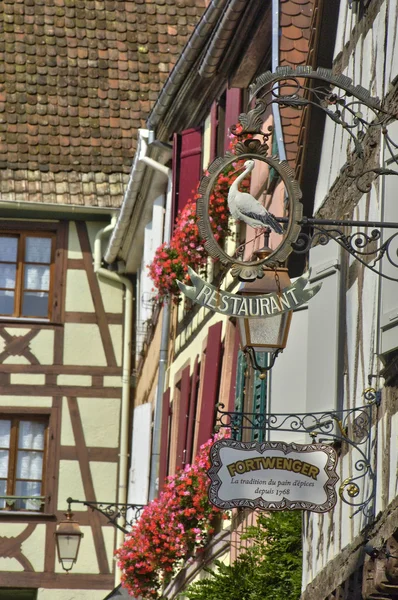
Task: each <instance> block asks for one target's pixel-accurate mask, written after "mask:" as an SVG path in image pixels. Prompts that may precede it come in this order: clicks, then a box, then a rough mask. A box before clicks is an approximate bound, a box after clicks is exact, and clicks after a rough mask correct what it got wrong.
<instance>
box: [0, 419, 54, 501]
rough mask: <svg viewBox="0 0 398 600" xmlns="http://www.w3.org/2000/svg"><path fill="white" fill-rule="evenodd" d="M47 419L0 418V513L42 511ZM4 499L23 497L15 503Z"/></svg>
mask: <svg viewBox="0 0 398 600" xmlns="http://www.w3.org/2000/svg"><path fill="white" fill-rule="evenodd" d="M47 428H48V422H47V420H46V419H40V418H37V419H32V417H31V418H30V419H29V420H28V419H26V418H20V417H2V418H0V509H6V510H7V509H8V510H32V511H39V510H41V509H42V503H41V502H39V501H38V500H35V499H34V498H36V497H38V498H40V497H41V499H43V495H44V489H43V472H44V465H45V458H46V456H45V455H46V445H47ZM4 496H23V497H24V498H21V499H16V500H14V501H12V500H11V501H10V500H7V501H6V500H5V498H4Z"/></svg>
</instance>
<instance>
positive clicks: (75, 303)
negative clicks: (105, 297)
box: [65, 269, 94, 312]
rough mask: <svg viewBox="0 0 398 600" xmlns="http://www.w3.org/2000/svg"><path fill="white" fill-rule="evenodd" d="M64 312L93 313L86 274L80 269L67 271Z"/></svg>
mask: <svg viewBox="0 0 398 600" xmlns="http://www.w3.org/2000/svg"><path fill="white" fill-rule="evenodd" d="M65 310H67V311H71V312H94V304H93V300H92V298H91V292H90V287H89V285H88V279H87V273H86V271H83V270H82V269H68V271H67V274H66V298H65Z"/></svg>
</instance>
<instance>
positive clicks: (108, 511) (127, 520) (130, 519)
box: [66, 498, 145, 533]
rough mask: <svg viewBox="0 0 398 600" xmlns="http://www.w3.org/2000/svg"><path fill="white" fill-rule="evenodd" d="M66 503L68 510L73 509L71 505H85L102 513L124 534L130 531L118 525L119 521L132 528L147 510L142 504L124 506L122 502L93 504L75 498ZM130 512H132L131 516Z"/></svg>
mask: <svg viewBox="0 0 398 600" xmlns="http://www.w3.org/2000/svg"><path fill="white" fill-rule="evenodd" d="M66 501H67V503H68V510H70V509H71V508H70V507H71V504H83V506H88V508H91V510H96V511H97V512H100V513H101V514H102V515H104V517H106V518H107V519H108V523H111V524H112V525H113V526H114V527H116V528H117V529H119V530H120V531H123V533H128V532H129V529H127V528H126V527H122V526H121V525H120V524H119V523H118V520H119V519H123V521H124V524H125V526H126V525H128V526H129V527H130V528H131V527H132V526H133V525H134V523H135V522H136V521H137V520H138V519H139V518H140V516H141V514H142V511H143V510H144V508H145V505H142V504H123V503H120V502H91V501H89V500H74V499H73V498H68V499H67V500H66ZM129 511H131V512H130V514H129Z"/></svg>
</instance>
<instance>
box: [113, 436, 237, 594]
mask: <svg viewBox="0 0 398 600" xmlns="http://www.w3.org/2000/svg"><path fill="white" fill-rule="evenodd" d="M213 441H214V440H213V439H210V440H208V442H206V444H204V445H203V446H201V448H200V451H199V454H198V455H197V456H196V458H195V460H194V461H193V463H192V465H186V467H185V469H184V470H181V471H179V472H178V473H177V475H175V476H173V477H169V478H168V481H167V484H166V485H165V487H164V491H163V492H162V493H161V494H160V496H159V498H157V499H155V500H153V501H152V502H151V503H150V504H148V505H147V506H146V507H145V509H144V511H143V513H142V515H141V517H140V519H139V521H137V523H136V524H135V526H134V527H133V529H132V531H131V533H130V534H129V536H128V537H127V539H126V540H125V542H124V544H123V546H122V547H121V548H119V549H118V550H117V551H116V556H117V558H118V560H119V562H118V564H119V567H120V568H121V569H122V571H123V575H122V584H123V586H124V587H126V588H127V589H128V590H129V592H130V594H132V595H133V596H134V597H136V598H137V597H139V596H141V597H142V598H145V599H147V598H148V599H153V600H156V599H158V598H160V596H161V592H162V589H163V588H164V586H166V585H167V584H168V583H169V581H170V580H171V579H172V577H173V575H174V574H175V573H176V572H177V571H178V570H180V569H181V567H182V566H183V565H184V564H185V562H186V561H187V560H189V558H190V557H191V558H194V557H195V555H196V554H197V553H198V552H200V550H201V548H203V547H204V546H205V545H206V544H207V542H208V540H209V537H210V536H211V535H212V534H213V532H214V524H215V522H216V521H217V519H219V518H220V516H221V517H223V516H225V518H226V515H225V514H224V513H223V512H222V511H221V510H220V509H218V508H216V507H215V506H213V505H212V504H210V501H209V499H208V495H207V488H208V477H207V474H206V473H207V470H208V469H209V467H210V460H209V451H210V446H211V445H212V443H213Z"/></svg>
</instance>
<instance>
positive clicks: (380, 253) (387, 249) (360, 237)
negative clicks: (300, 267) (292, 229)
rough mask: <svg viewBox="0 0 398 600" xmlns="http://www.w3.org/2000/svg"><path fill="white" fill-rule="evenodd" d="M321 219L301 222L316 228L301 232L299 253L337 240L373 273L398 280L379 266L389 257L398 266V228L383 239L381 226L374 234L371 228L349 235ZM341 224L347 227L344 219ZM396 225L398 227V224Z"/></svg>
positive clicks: (296, 246)
mask: <svg viewBox="0 0 398 600" xmlns="http://www.w3.org/2000/svg"><path fill="white" fill-rule="evenodd" d="M320 222H322V219H308V223H307V221H305V220H303V221H301V225H307V224H308V226H309V227H311V228H312V231H311V232H308V231H301V233H300V234H299V236H298V238H297V240H296V241H295V242H294V243H293V244H292V249H293V252H294V253H295V254H306V253H307V252H308V251H309V250H310V249H311V248H313V247H314V246H317V245H318V244H321V245H326V244H328V243H329V242H330V240H333V241H334V242H336V243H337V244H339V245H340V246H341V247H342V248H344V249H345V250H346V251H347V252H349V254H351V256H353V257H354V258H356V259H357V260H358V261H359V262H360V263H361V264H362V265H364V266H365V267H366V268H367V269H370V270H371V271H373V273H376V274H377V275H379V276H380V277H383V278H384V279H389V280H390V281H398V275H397V276H396V277H392V276H391V275H389V274H387V273H386V272H383V271H382V269H381V266H380V267H377V266H376V265H377V263H380V261H381V259H382V258H384V257H385V258H386V259H387V261H388V262H389V263H390V265H392V266H393V267H394V268H398V231H396V232H395V233H393V234H392V235H390V236H389V237H388V238H387V239H386V240H385V241H384V242H383V241H382V235H381V230H380V229H377V228H374V229H372V230H371V232H370V234H369V233H367V231H354V232H353V233H350V234H346V233H344V229H343V228H341V229H340V228H337V227H328V226H323V225H320V224H318V223H320ZM336 223H338V221H336ZM341 223H342V224H343V226H344V222H343V221H342V222H341ZM351 225H352V226H355V222H354V221H353V222H351ZM379 226H380V228H381V227H383V224H382V223H380V224H379ZM396 228H397V229H398V224H397V226H396Z"/></svg>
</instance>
